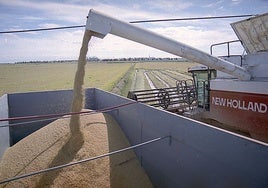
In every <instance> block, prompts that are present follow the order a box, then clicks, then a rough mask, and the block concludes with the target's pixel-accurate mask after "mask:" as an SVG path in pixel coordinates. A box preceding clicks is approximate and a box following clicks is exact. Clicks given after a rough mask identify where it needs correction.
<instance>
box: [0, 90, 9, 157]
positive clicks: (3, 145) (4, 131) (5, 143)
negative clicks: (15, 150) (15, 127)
mask: <svg viewBox="0 0 268 188" xmlns="http://www.w3.org/2000/svg"><path fill="white" fill-rule="evenodd" d="M5 118H8V95H6V94H5V95H3V96H2V97H0V119H5ZM6 125H8V121H1V122H0V126H6ZM9 142H10V141H9V127H0V159H1V157H2V155H3V154H4V152H5V150H6V149H7V148H8V147H9Z"/></svg>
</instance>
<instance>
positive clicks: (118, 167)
mask: <svg viewBox="0 0 268 188" xmlns="http://www.w3.org/2000/svg"><path fill="white" fill-rule="evenodd" d="M81 130H82V131H81V134H82V135H80V136H82V137H76V138H74V139H70V138H72V137H71V133H70V131H69V120H68V119H60V120H57V121H54V122H52V123H51V124H49V125H47V126H45V127H43V128H42V129H40V130H38V131H36V132H35V133H33V134H31V135H29V136H28V137H26V138H24V139H22V140H21V141H20V142H18V143H17V144H15V145H14V146H12V147H10V148H9V149H8V150H7V151H6V152H5V154H4V156H3V158H2V161H1V163H0V179H1V180H2V179H5V178H8V177H14V176H17V175H21V174H25V173H29V172H33V171H37V170H41V169H45V168H48V167H52V166H56V165H60V164H65V163H69V162H71V161H78V160H81V159H85V158H89V157H94V156H97V155H101V154H104V153H107V152H109V151H114V150H117V149H120V148H124V147H127V146H129V143H128V141H127V139H126V137H125V136H124V134H123V132H122V131H121V129H120V127H119V126H118V124H117V123H116V121H115V120H114V119H113V118H112V117H111V116H109V115H103V114H94V115H87V116H81ZM82 138H83V139H82ZM66 153H68V155H66ZM62 154H64V155H62ZM0 187H1V186H0ZM5 187H116V188H117V187H152V185H151V182H150V180H149V178H148V177H147V175H146V174H145V172H144V170H143V168H142V167H141V166H140V163H139V161H138V160H137V158H136V155H135V153H134V152H133V151H127V152H124V153H120V154H116V155H112V156H110V157H105V158H101V159H97V160H94V161H90V162H87V163H83V164H79V165H76V166H71V167H67V168H64V169H61V170H56V171H52V172H48V173H44V174H40V175H36V176H32V177H29V178H24V179H20V180H16V181H13V182H11V183H8V184H6V186H5Z"/></svg>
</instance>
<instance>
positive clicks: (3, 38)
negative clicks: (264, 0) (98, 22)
mask: <svg viewBox="0 0 268 188" xmlns="http://www.w3.org/2000/svg"><path fill="white" fill-rule="evenodd" d="M247 1H249V0H243V2H242V0H228V1H227V0H218V1H210V0H205V1H202V2H201V1H198V0H188V1H186V0H176V1H174V0H167V1H165V3H163V1H161V0H154V1H153V0H148V1H143V0H137V1H123V0H113V1H107V0H98V1H97V0H65V1H57V2H54V1H35V0H12V1H10V0H2V1H0V21H1V23H2V24H1V25H0V28H1V30H9V29H16V30H17V29H32V28H41V27H42V28H48V27H59V26H70V25H82V24H85V23H86V16H87V14H88V11H89V9H91V8H93V9H95V10H98V11H100V12H103V13H105V14H108V15H111V16H113V17H116V18H118V19H120V20H124V21H127V22H129V21H135V20H146V19H165V18H182V17H191V16H192V17H196V16H208V15H211V14H213V15H223V13H225V12H223V11H222V10H220V8H221V7H223V8H224V9H226V10H227V9H228V8H229V7H228V6H238V5H239V6H240V5H244V4H245V3H247ZM246 5H247V7H250V6H248V5H249V4H246ZM208 10H209V11H208ZM210 10H213V11H214V12H212V13H211V11H210ZM231 10H232V9H228V11H231ZM221 11H222V12H221ZM234 13H235V14H239V12H234ZM232 21H233V20H210V21H205V20H202V21H187V22H186V21H181V22H158V23H144V24H138V26H140V27H143V28H146V29H150V30H152V31H154V32H157V33H159V34H162V35H165V36H168V37H170V38H172V39H175V40H179V41H182V42H184V43H187V44H190V45H192V46H194V47H196V48H199V49H201V50H203V51H206V52H209V46H210V44H212V43H217V42H223V41H226V40H234V39H236V36H235V35H234V32H233V31H232V30H231V28H230V27H229V23H230V22H232ZM234 21H236V20H234ZM136 25H137V24H136ZM82 37H83V29H70V30H59V31H47V32H34V33H25V34H15V35H0V48H1V51H0V62H14V61H25V60H27V61H29V60H38V59H40V60H55V59H77V57H78V53H79V49H80V45H81V40H82ZM90 45H91V47H92V48H90V52H89V56H98V57H100V58H116V57H141V56H155V57H168V56H170V55H169V54H167V53H164V52H160V51H159V50H155V49H152V48H149V47H145V46H143V45H141V44H137V43H134V42H131V41H127V40H125V39H121V38H118V37H115V36H112V35H108V36H107V37H105V38H104V39H103V40H101V39H93V40H92V41H91V44H90Z"/></svg>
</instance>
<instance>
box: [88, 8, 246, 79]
mask: <svg viewBox="0 0 268 188" xmlns="http://www.w3.org/2000/svg"><path fill="white" fill-rule="evenodd" d="M86 29H87V30H90V31H91V32H92V35H93V36H96V37H99V38H104V37H105V36H106V35H107V34H108V33H110V34H113V35H116V36H119V37H122V38H125V39H129V40H132V41H135V42H138V43H141V44H144V45H147V46H150V47H153V48H156V49H159V50H162V51H165V52H168V53H171V54H174V55H178V56H180V57H184V58H186V59H188V60H191V61H194V62H197V63H200V64H203V65H206V66H208V67H211V68H214V69H216V70H219V71H222V72H225V73H227V74H230V75H233V76H235V77H237V78H239V79H240V80H250V79H251V75H250V74H249V72H248V71H247V70H246V69H245V68H243V67H240V66H237V65H235V64H233V63H230V62H228V61H225V60H223V59H220V58H217V57H214V56H212V55H210V54H207V53H205V52H202V51H200V50H198V49H195V48H193V47H191V46H188V45H186V44H183V43H181V42H178V41H175V40H173V39H170V38H167V37H164V36H161V35H159V34H157V33H154V32H151V31H148V30H145V29H142V28H140V27H137V26H134V25H132V24H129V23H126V22H123V21H120V20H117V19H115V18H112V17H110V16H107V15H105V14H102V13H100V12H97V11H95V10H92V9H91V10H90V11H89V14H88V19H87V24H86Z"/></svg>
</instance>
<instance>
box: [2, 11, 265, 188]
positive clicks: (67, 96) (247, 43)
mask: <svg viewBox="0 0 268 188" xmlns="http://www.w3.org/2000/svg"><path fill="white" fill-rule="evenodd" d="M267 22H268V15H267V14H265V15H261V16H258V17H253V18H251V19H249V20H245V21H242V22H237V23H234V24H233V25H232V26H233V28H234V29H235V31H236V33H237V34H238V36H239V39H240V40H241V41H242V44H243V46H244V47H245V49H246V50H247V53H248V54H247V55H246V56H241V57H238V58H236V57H226V58H225V59H223V58H217V57H214V56H211V55H209V54H206V53H204V52H202V51H199V50H197V49H194V48H192V47H190V46H187V45H185V44H182V43H180V42H177V41H174V40H172V39H169V38H166V37H163V36H160V35H158V34H156V33H153V32H150V31H147V30H145V29H141V28H139V27H136V26H133V25H131V24H128V23H126V22H122V21H120V20H117V19H115V18H111V17H110V16H107V15H105V14H102V13H99V12H97V11H94V10H90V12H89V15H88V20H87V24H86V29H87V30H90V31H91V33H93V35H94V36H96V37H100V38H104V37H105V36H106V35H107V34H108V33H110V34H113V35H117V36H119V37H123V38H126V39H129V40H132V41H136V42H139V43H141V44H145V45H147V46H151V47H154V48H157V49H160V50H163V51H165V52H169V53H171V54H175V55H178V56H181V57H184V58H187V59H189V60H191V61H194V62H197V63H200V64H204V65H206V66H207V67H209V69H208V68H205V71H204V70H201V69H191V70H190V72H192V73H193V75H194V84H191V86H188V81H180V82H178V84H177V86H178V87H175V88H173V89H172V90H171V91H167V90H166V89H162V90H161V92H159V91H158V92H155V91H149V92H148V91H146V92H147V93H152V92H153V95H152V97H151V100H155V98H157V100H158V103H159V104H160V105H159V106H162V107H163V108H166V109H168V108H169V109H171V110H170V111H176V110H174V108H175V107H174V108H173V109H172V108H171V107H169V105H170V104H169V102H170V101H171V98H170V93H172V92H173V93H174V92H175V93H176V92H177V94H176V95H177V96H179V97H181V96H182V98H183V100H184V103H187V101H188V103H187V104H189V105H192V104H196V106H199V107H202V108H203V109H206V111H205V112H204V111H202V112H201V114H205V115H204V116H205V117H206V118H211V119H215V120H217V121H219V122H222V123H223V124H227V125H229V126H230V127H233V128H236V129H240V130H242V131H244V132H248V133H249V134H250V135H252V136H253V137H255V138H258V140H255V139H252V138H248V137H245V136H242V135H240V134H236V133H233V132H230V131H227V130H224V129H220V128H217V127H214V126H210V125H208V124H205V123H202V122H200V121H196V120H193V119H190V118H188V117H184V116H181V115H178V114H175V113H170V112H168V111H166V110H162V109H157V108H155V107H151V106H149V105H146V104H142V103H140V102H135V101H133V100H131V99H127V98H123V97H120V96H117V95H114V94H112V93H108V92H104V91H101V90H99V89H95V88H88V89H86V90H85V97H86V98H85V101H86V103H85V108H88V109H93V110H96V111H102V112H103V111H105V112H106V113H109V114H111V115H112V116H113V117H114V118H115V119H116V120H117V122H118V123H119V125H120V126H121V128H122V130H123V131H124V133H125V134H126V136H127V138H128V139H129V142H130V143H131V144H132V145H136V144H139V143H142V142H145V141H148V140H153V139H156V140H157V142H153V143H151V144H147V145H145V146H142V147H136V148H135V153H136V155H137V157H138V159H139V160H140V163H141V165H142V166H143V168H144V169H145V171H146V172H147V174H148V176H149V177H150V179H151V181H152V183H153V185H154V187H268V163H267V159H268V144H267V143H265V142H263V141H266V142H267V141H268V116H267V115H268V112H267V110H268V109H267V105H268V90H267V89H268V82H267V81H268V78H267V73H266V72H267V71H268V65H267V62H265V61H267V59H268V52H267V49H268V47H267V45H268V43H267ZM237 59H239V64H237V63H236V62H237ZM212 69H215V70H218V72H217V77H216V78H215V79H212V76H208V80H207V81H206V80H202V83H204V84H203V90H204V92H203V96H202V97H197V96H201V94H202V92H199V88H197V86H198V83H199V81H200V80H198V79H199V77H198V75H199V73H202V74H203V73H206V74H207V73H211V72H213V70H212ZM219 71H220V72H219ZM208 75H211V74H208ZM201 85H202V84H201ZM185 92H186V93H187V95H184V94H185ZM196 92H198V93H196ZM129 96H132V98H134V99H136V100H138V101H139V97H140V95H139V94H137V92H130V94H129ZM185 96H188V97H186V98H185ZM208 97H210V98H208ZM71 99H72V91H71V90H68V91H50V92H33V93H18V94H7V95H4V96H2V97H1V98H0V105H1V108H0V118H2V120H3V119H4V118H7V119H8V120H6V121H0V125H1V126H2V127H1V129H0V146H1V147H0V149H1V150H0V153H1V155H2V153H3V151H4V150H5V149H6V148H7V147H9V146H12V145H13V144H15V143H16V142H18V141H19V140H20V139H22V138H23V137H25V136H27V135H29V134H31V133H32V132H34V131H35V130H37V129H39V128H41V127H43V126H45V125H47V124H48V123H50V122H51V121H52V120H46V121H42V122H36V121H35V122H32V123H30V124H29V123H28V124H27V125H23V122H24V121H26V120H24V119H20V120H16V118H14V117H19V116H35V115H44V117H45V116H46V115H48V114H55V113H58V114H60V113H67V112H69V109H70V105H71ZM195 100H196V102H194V101H195ZM159 101H160V102H159ZM179 101H180V100H179ZM185 101H186V102H185ZM209 101H210V102H209ZM180 103H181V102H177V105H178V106H181V105H180ZM188 109H189V108H188ZM15 123H16V124H17V123H20V124H19V125H17V126H8V125H9V124H10V125H12V124H15ZM157 138H158V139H157ZM261 140H262V141H261ZM133 176H135V174H133Z"/></svg>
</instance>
